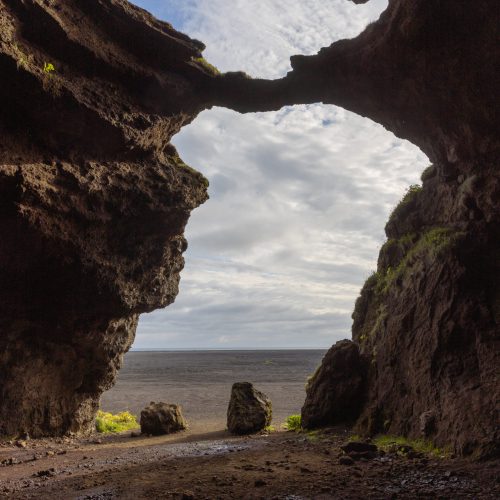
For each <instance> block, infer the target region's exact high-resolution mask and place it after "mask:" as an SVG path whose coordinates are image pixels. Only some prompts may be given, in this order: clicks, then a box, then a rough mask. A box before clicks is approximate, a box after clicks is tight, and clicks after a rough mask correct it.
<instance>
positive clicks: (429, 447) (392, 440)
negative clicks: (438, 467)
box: [372, 435, 449, 458]
mask: <svg viewBox="0 0 500 500" xmlns="http://www.w3.org/2000/svg"><path fill="white" fill-rule="evenodd" d="M372 443H373V444H375V445H377V447H378V448H380V449H382V450H384V451H391V450H394V449H396V450H397V449H398V448H400V447H401V448H403V450H404V448H405V447H410V448H412V449H413V450H415V451H416V452H418V453H425V454H426V455H433V456H435V457H441V458H445V457H446V456H447V455H449V451H448V450H446V449H441V448H437V447H436V446H434V444H433V443H432V442H431V441H426V440H425V439H407V438H405V437H403V436H387V435H379V436H376V437H375V438H374V439H373V441H372ZM398 452H399V453H403V454H404V453H405V452H404V451H401V450H398Z"/></svg>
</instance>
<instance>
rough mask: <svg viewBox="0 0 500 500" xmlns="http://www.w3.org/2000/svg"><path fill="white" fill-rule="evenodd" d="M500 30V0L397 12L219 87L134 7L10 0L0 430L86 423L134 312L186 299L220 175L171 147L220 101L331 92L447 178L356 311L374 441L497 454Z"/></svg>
mask: <svg viewBox="0 0 500 500" xmlns="http://www.w3.org/2000/svg"><path fill="white" fill-rule="evenodd" d="M356 3H358V1H356ZM35 20H36V22H35ZM499 23H500V10H499V8H498V1H497V0H481V1H478V2H470V1H469V0H441V1H433V2H430V1H428V0H390V1H389V7H388V9H387V10H386V12H384V13H383V14H382V16H381V18H380V20H379V21H378V22H376V23H373V24H371V25H370V26H368V27H367V29H366V30H365V31H364V32H363V33H362V34H361V35H360V36H358V37H356V38H354V39H352V40H341V41H338V42H336V43H334V44H333V45H332V46H330V47H328V48H325V49H322V50H321V51H320V52H319V54H318V55H315V56H295V57H293V58H292V60H291V62H292V67H293V71H292V72H290V73H289V74H288V75H287V76H286V77H285V78H283V79H281V80H277V81H265V80H252V79H250V78H248V77H247V76H246V75H244V74H243V73H230V74H226V75H222V76H216V75H214V74H213V73H212V72H211V71H210V70H208V69H206V68H207V67H206V66H205V65H203V64H202V62H200V61H199V60H198V59H199V57H200V51H201V49H202V48H203V47H202V44H200V43H199V42H196V41H192V40H189V39H188V38H187V37H185V36H184V35H181V34H179V33H177V32H175V31H174V30H173V29H172V28H171V27H170V26H169V25H167V24H166V23H160V22H158V21H155V20H154V19H153V18H151V17H150V16H148V15H146V14H145V13H144V12H143V11H140V10H139V9H136V8H134V7H132V6H130V5H129V4H127V3H126V2H125V1H124V0H86V1H85V2H81V1H77V0H64V1H58V2H55V1H42V0H25V1H20V0H0V42H1V44H0V72H1V75H2V78H1V79H0V134H1V135H0V137H1V139H0V155H1V161H0V207H1V212H0V231H1V235H2V238H1V240H0V304H1V308H2V309H1V314H0V334H1V335H0V344H1V346H0V347H1V350H0V352H1V353H2V354H0V398H1V405H0V431H1V432H4V433H13V432H16V431H18V430H21V429H25V430H26V431H28V432H30V434H31V435H35V436H36V435H39V434H45V433H50V434H54V433H63V432H67V431H70V430H75V431H82V430H86V429H89V428H90V426H91V425H92V418H93V414H94V411H95V408H96V404H97V401H98V397H99V394H100V392H101V391H102V390H103V389H105V388H106V387H108V386H109V385H110V384H111V383H112V380H113V378H114V373H115V370H116V368H117V366H119V363H120V357H121V354H122V353H123V352H124V351H125V350H126V349H127V348H128V346H129V345H130V343H131V341H132V338H133V332H134V330H135V324H136V321H137V315H138V314H139V313H141V312H144V311H151V310H153V309H154V308H156V307H163V306H165V305H167V304H168V303H170V302H171V301H172V300H173V299H174V297H175V294H176V293H177V282H178V273H179V271H180V269H181V268H182V256H181V253H182V251H183V250H184V249H185V245H186V243H185V240H184V239H183V237H182V232H183V229H184V225H185V224H186V221H187V219H188V216H189V212H190V210H192V209H193V208H194V207H196V206H197V205H198V204H199V203H201V202H203V201H204V200H205V199H206V181H205V180H204V179H203V178H202V177H201V176H200V175H199V174H197V173H196V172H194V171H192V170H190V169H189V168H188V167H186V166H185V165H184V164H183V163H182V162H181V161H180V159H179V158H178V157H177V155H176V154H175V151H174V150H173V148H172V147H171V146H169V145H168V141H169V139H170V137H171V136H172V134H174V133H175V132H177V131H178V130H179V129H180V127H182V126H183V125H184V124H186V123H189V122H190V121H191V120H192V119H193V117H194V116H195V115H196V113H197V112H198V111H200V110H201V109H204V108H207V107H210V106H212V105H221V106H226V107H230V108H232V109H236V110H238V111H241V112H251V111H265V110H273V109H279V108H280V107H282V106H283V105H286V104H299V103H310V102H320V101H321V102H324V103H331V104H336V105H339V106H342V107H344V108H346V109H349V110H351V111H354V112H356V113H358V114H360V115H363V116H367V117H369V118H371V119H373V120H375V121H377V122H379V123H381V124H382V125H384V126H385V127H386V128H388V129H389V130H391V131H393V132H394V133H395V134H396V135H398V136H399V137H403V138H406V139H409V140H410V141H412V142H413V143H415V144H417V145H418V146H420V147H421V148H422V150H423V151H424V152H425V153H426V154H427V155H428V156H429V158H430V160H431V162H432V163H433V165H434V166H433V167H432V168H431V169H430V170H428V171H426V172H425V175H424V183H423V189H421V190H418V189H413V190H411V191H410V192H409V195H408V196H407V197H405V200H404V203H403V204H402V205H401V206H400V207H399V208H398V209H397V210H396V212H395V213H394V214H393V216H392V217H391V220H390V221H389V223H388V224H387V228H386V232H387V236H388V242H387V244H386V245H384V248H383V249H382V251H381V253H380V258H379V264H378V271H377V274H375V275H374V276H373V277H372V278H371V279H370V280H368V282H367V284H366V285H365V287H364V288H363V290H362V292H361V297H360V299H359V300H358V302H357V305H356V310H355V312H354V315H353V318H354V324H353V340H354V341H355V342H356V343H357V344H358V345H359V346H360V351H361V354H362V356H364V357H365V358H366V360H367V361H369V366H370V368H369V372H368V375H367V378H366V384H367V392H366V394H367V395H366V398H365V400H364V401H363V405H362V408H361V413H360V417H359V419H358V428H359V430H360V431H362V432H366V433H374V432H378V431H381V430H382V431H388V432H391V433H394V434H405V435H408V436H410V437H417V436H420V435H421V433H422V432H423V433H425V435H426V436H427V437H428V438H430V439H433V440H434V441H435V442H436V444H437V445H447V444H451V445H452V446H453V447H454V449H455V450H456V451H457V452H460V453H464V454H467V453H474V454H475V455H476V456H488V455H489V456H491V455H492V454H494V453H495V452H498V448H499V444H498V443H499V435H498V432H499V431H498V427H497V424H498V421H499V420H500V419H499V415H498V406H499V405H498V402H499V400H500V395H499V390H500V389H499V386H500V384H499V381H498V376H499V374H498V366H500V354H499V353H500V349H499V335H500V333H499V323H500V292H499V286H498V283H499V278H500V257H499V256H500V242H499V234H500V231H499V229H500V228H499V221H500V217H499V215H500V213H499V212H500V206H499V205H500V203H499V200H500V179H499V174H498V161H499V150H500V144H499V136H498V130H499V129H500V123H499V121H500V115H499V114H498V88H500V72H499V71H498V67H500V44H498V25H499ZM197 60H198V61H197ZM45 62H50V63H51V64H53V65H54V66H55V70H56V71H55V72H52V73H49V74H47V73H45V72H44V71H43V66H44V63H45ZM332 140H335V138H332ZM320 372H321V373H325V374H326V373H328V370H326V369H325V370H321V371H320ZM337 386H339V387H340V385H338V384H337ZM314 387H322V384H321V383H320V382H319V381H317V382H316V381H315V383H314ZM308 397H309V398H312V400H314V398H315V396H314V393H313V392H309V396H308ZM353 416H354V415H352V417H353ZM421 429H423V430H421Z"/></svg>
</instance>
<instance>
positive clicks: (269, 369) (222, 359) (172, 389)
mask: <svg viewBox="0 0 500 500" xmlns="http://www.w3.org/2000/svg"><path fill="white" fill-rule="evenodd" d="M325 353H326V350H312V349H311V350H269V351H263V350H259V351H231V350H224V351H215V350H210V351H179V350H176V351H158V350H154V351H130V352H129V353H127V354H126V355H125V358H124V363H123V367H122V369H121V370H120V372H119V374H118V379H117V382H116V385H115V386H114V387H113V388H112V389H110V390H109V391H107V392H105V393H104V394H103V396H102V398H101V409H102V410H104V411H111V412H113V413H117V412H120V411H124V410H128V411H130V412H132V413H134V414H135V415H138V416H139V415H140V412H141V410H142V409H143V408H144V407H145V406H146V405H148V404H149V402H150V401H163V402H166V403H176V404H180V405H181V406H182V410H183V414H184V416H185V417H186V419H187V421H188V424H189V426H190V428H191V430H192V431H194V432H211V431H218V430H223V429H224V428H225V426H226V411H227V405H228V403H229V397H230V394H231V386H232V384H233V383H234V382H252V383H253V384H254V386H255V387H256V388H257V389H259V390H260V391H262V392H264V393H265V394H267V396H268V397H269V398H270V399H271V401H272V403H273V425H274V426H276V427H279V426H280V425H281V424H282V423H283V422H284V421H285V419H286V417H287V416H288V415H292V414H297V413H300V408H301V407H302V404H303V402H304V398H305V384H306V380H307V377H308V376H309V375H311V374H312V373H314V371H315V369H316V368H317V366H318V365H319V364H320V362H321V359H322V358H323V356H324V355H325Z"/></svg>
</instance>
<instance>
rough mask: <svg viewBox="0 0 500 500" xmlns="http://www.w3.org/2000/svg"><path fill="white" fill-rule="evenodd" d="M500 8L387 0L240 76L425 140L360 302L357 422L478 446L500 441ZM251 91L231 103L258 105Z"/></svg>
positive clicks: (276, 93)
mask: <svg viewBox="0 0 500 500" xmlns="http://www.w3.org/2000/svg"><path fill="white" fill-rule="evenodd" d="M499 22H500V11H499V9H498V3H497V2H494V1H482V2H475V3H471V2H467V1H460V0H457V1H455V0H453V1H451V0H449V1H442V2H428V1H425V0H404V1H403V0H401V1H399V0H392V1H391V2H390V4H389V8H388V10H387V11H386V12H385V13H384V14H383V15H382V17H381V19H380V21H379V22H377V23H374V24H372V25H370V26H369V27H368V28H367V30H366V31H365V32H364V33H362V34H361V35H360V36H359V37H357V38H355V39H353V40H342V41H340V42H337V43H335V44H333V45H332V46H331V47H330V48H327V49H323V50H322V51H320V53H319V54H318V55H317V56H311V57H295V58H292V65H293V67H294V71H293V72H292V73H290V74H289V75H288V76H287V77H286V78H285V79H283V80H281V81H277V82H272V83H266V82H253V81H251V80H250V81H247V82H246V83H245V84H244V85H243V86H246V87H247V88H248V89H250V88H253V89H255V88H257V87H260V88H261V89H263V90H262V92H261V93H262V94H264V97H263V98H262V100H261V103H265V107H266V108H270V107H278V106H280V105H282V104H285V103H290V102H311V101H323V102H329V103H334V104H338V105H341V106H343V107H345V108H347V109H350V110H352V111H355V112H357V113H359V114H361V115H364V116H368V117H370V118H372V119H374V120H375V121H377V122H379V123H382V124H383V125H384V126H386V127H387V128H388V129H389V130H392V131H393V132H394V133H395V134H396V135H398V136H400V137H404V138H407V139H409V140H411V141H412V142H414V143H415V144H417V145H418V146H420V147H421V148H422V149H423V151H425V152H426V153H427V154H428V156H429V158H430V159H431V161H432V162H433V166H432V167H431V168H429V169H428V170H426V171H425V172H424V174H423V188H422V189H418V188H414V189H411V190H410V191H409V193H408V195H407V196H406V197H405V199H404V202H403V203H402V204H401V205H400V206H399V207H398V209H397V210H396V211H395V213H394V214H393V215H392V216H391V220H390V221H389V222H388V224H387V227H386V232H387V237H388V241H387V243H386V244H385V245H384V247H383V248H382V250H381V253H380V258H379V263H378V271H377V273H376V274H375V275H374V276H373V277H371V278H370V279H369V280H368V281H367V283H366V285H365V287H364V288H363V290H362V292H361V297H360V299H359V300H358V302H357V304H356V310H355V312H354V315H353V319H354V324H353V340H354V341H355V342H356V343H358V344H359V346H360V349H361V353H362V355H363V356H364V357H365V358H366V359H367V361H368V362H369V365H370V369H369V373H368V377H367V387H368V389H367V396H366V399H365V400H364V401H363V407H362V411H361V413H360V417H359V420H358V424H357V428H358V431H359V432H364V433H367V434H373V433H376V432H389V433H392V434H403V435H407V436H410V437H415V438H416V437H421V436H422V435H425V437H427V438H429V439H432V440H433V441H434V442H435V443H436V444H437V445H439V446H446V445H450V446H451V447H452V448H453V449H454V450H455V451H456V452H458V453H462V454H474V455H475V456H478V457H481V456H482V457H487V456H494V455H495V454H498V453H499V451H500V450H499V437H500V436H499V428H498V422H499V421H500V418H499V413H498V411H499V406H500V405H499V401H500V383H499V368H498V367H499V366H500V348H499V336H500V328H499V324H500V289H499V285H498V283H499V278H500V239H499V234H500V227H499V226H500V177H499V169H498V161H499V145H500V144H499V136H498V130H499V129H500V122H499V115H498V113H497V111H496V110H497V109H498V91H497V90H496V89H498V88H499V84H500V81H499V80H500V73H499V72H498V67H499V65H500V46H499V45H498V43H497V30H498V25H499ZM255 95H256V91H253V93H251V92H250V91H249V92H248V94H247V97H248V100H247V101H245V102H244V103H241V102H240V103H238V104H237V105H236V106H235V107H236V108H238V109H240V110H242V111H245V110H248V108H252V109H255V108H258V107H259V105H260V103H257V104H255V101H256V98H255ZM235 97H236V95H235V96H234V97H231V96H230V97H229V98H230V99H232V98H235ZM319 373H321V374H323V373H324V374H326V373H327V370H326V367H325V370H320V372H319ZM324 383H325V384H326V383H327V382H326V380H325V381H324ZM322 386H323V383H322V381H320V380H317V381H314V384H313V387H318V388H320V387H322ZM318 390H319V389H318ZM334 397H336V396H334ZM318 399H321V396H320V395H315V394H314V391H310V392H309V395H308V400H307V401H306V406H305V408H306V409H307V408H308V406H309V405H310V404H312V403H313V402H314V401H315V400H318Z"/></svg>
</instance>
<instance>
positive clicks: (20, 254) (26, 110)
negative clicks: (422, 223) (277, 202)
mask: <svg viewBox="0 0 500 500" xmlns="http://www.w3.org/2000/svg"><path fill="white" fill-rule="evenodd" d="M0 40H1V45H0V74H1V75H2V76H1V79H0V128H1V132H2V133H1V136H0V209H1V213H0V234H1V240H0V304H1V305H0V353H1V354H0V432H2V433H4V434H15V433H16V432H18V431H22V430H25V431H27V432H29V433H30V434H31V435H34V436H38V435H44V434H62V433H66V432H69V431H74V432H82V431H83V432H85V431H88V430H90V429H91V428H92V425H93V418H94V413H95V410H96V408H97V405H98V401H99V397H100V394H101V393H102V391H103V390H105V389H107V388H109V387H110V386H111V385H112V383H113V381H114V377H115V374H116V370H117V369H118V368H119V366H120V363H121V358H122V355H123V353H124V352H126V351H127V350H128V348H129V347H130V345H131V344H132V341H133V339H134V333H135V329H136V326H137V319H138V314H139V313H142V312H147V311H152V310H154V309H156V308H159V307H165V306H166V305H168V304H170V303H171V302H173V300H174V299H175V296H176V295H177V292H178V282H179V272H180V271H181V269H182V268H183V264H184V260H183V257H182V253H183V251H184V250H185V249H186V246H187V243H186V240H185V239H184V237H183V231H184V227H185V225H186V222H187V220H188V218H189V214H190V212H191V210H193V209H194V208H195V207H196V206H198V205H199V204H200V203H203V202H204V201H205V200H206V199H207V192H206V189H207V185H208V183H207V181H206V180H205V179H204V178H203V176H202V175H201V174H199V173H197V172H195V171H194V170H192V169H191V168H189V167H188V166H187V165H185V164H184V163H183V162H182V160H180V158H179V157H178V155H177V153H176V152H175V149H174V148H173V147H172V146H171V145H169V140H170V137H171V136H172V135H173V134H174V133H176V132H177V131H179V130H180V128H181V126H182V125H184V124H186V123H189V122H190V121H191V120H192V119H193V118H194V117H195V116H196V114H197V113H198V111H200V110H201V109H202V108H203V106H202V104H200V98H199V95H200V94H201V92H199V91H198V90H197V88H198V87H199V86H203V85H204V83H203V82H205V81H206V80H209V79H211V78H212V75H210V74H208V73H207V72H206V70H205V69H204V68H203V67H202V66H200V65H199V64H197V63H194V62H192V59H193V58H194V59H196V58H199V57H201V54H200V50H201V49H203V45H202V44H201V43H200V42H196V41H192V40H190V39H188V38H187V37H186V36H185V35H182V34H180V33H177V32H175V31H174V30H173V29H172V28H171V27H170V26H169V25H168V24H166V23H161V22H159V21H156V20H154V19H153V18H152V17H151V16H149V15H148V14H147V13H145V12H143V11H141V10H140V9H136V8H134V7H132V6H131V5H130V4H128V3H127V2H124V1H102V2H101V1H97V0H88V1H87V0H86V1H85V2H79V1H76V0H75V1H72V0H65V1H63V2H42V1H25V2H21V1H18V0H1V1H0ZM46 62H49V63H51V64H53V66H54V68H55V71H54V72H52V73H50V74H48V73H46V72H44V70H43V68H44V64H45V63H46ZM205 85H206V84H205Z"/></svg>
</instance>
